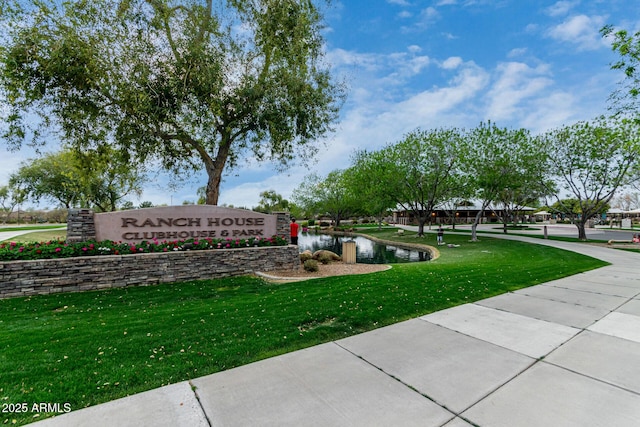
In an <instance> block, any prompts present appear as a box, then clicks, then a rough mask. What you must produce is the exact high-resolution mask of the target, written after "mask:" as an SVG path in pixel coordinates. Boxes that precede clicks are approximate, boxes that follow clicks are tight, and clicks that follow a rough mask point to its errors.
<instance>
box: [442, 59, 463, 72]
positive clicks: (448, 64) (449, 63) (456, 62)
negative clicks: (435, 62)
mask: <svg viewBox="0 0 640 427" xmlns="http://www.w3.org/2000/svg"><path fill="white" fill-rule="evenodd" d="M461 64H462V58H460V57H459V56H452V57H450V58H447V59H445V60H444V61H443V62H442V64H441V65H440V66H441V67H442V68H444V69H445V70H453V69H455V68H458V67H459V66H460V65H461Z"/></svg>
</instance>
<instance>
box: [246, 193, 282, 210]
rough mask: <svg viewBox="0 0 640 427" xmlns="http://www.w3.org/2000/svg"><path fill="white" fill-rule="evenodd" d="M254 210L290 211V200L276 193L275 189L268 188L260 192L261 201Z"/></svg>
mask: <svg viewBox="0 0 640 427" xmlns="http://www.w3.org/2000/svg"><path fill="white" fill-rule="evenodd" d="M253 210H254V211H256V212H262V213H272V212H277V211H288V210H289V201H288V200H287V199H285V198H284V197H282V196H281V195H280V194H278V193H276V192H275V190H267V191H263V192H262V193H260V202H258V206H256V207H255V208H254V209H253Z"/></svg>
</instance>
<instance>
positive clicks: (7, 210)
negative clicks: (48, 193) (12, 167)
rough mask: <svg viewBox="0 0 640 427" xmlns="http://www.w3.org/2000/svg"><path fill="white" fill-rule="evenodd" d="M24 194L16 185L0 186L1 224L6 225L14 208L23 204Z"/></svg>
mask: <svg viewBox="0 0 640 427" xmlns="http://www.w3.org/2000/svg"><path fill="white" fill-rule="evenodd" d="M25 199H26V194H25V192H24V190H22V189H21V188H20V187H18V186H16V185H3V186H0V210H1V211H2V214H3V216H2V223H3V224H6V223H7V221H9V218H10V217H11V214H12V213H13V211H14V209H15V208H16V206H19V205H20V204H21V203H24V201H25Z"/></svg>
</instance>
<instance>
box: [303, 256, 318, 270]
mask: <svg viewBox="0 0 640 427" xmlns="http://www.w3.org/2000/svg"><path fill="white" fill-rule="evenodd" d="M319 269H320V268H319V267H318V261H316V260H315V259H308V260H306V261H305V262H304V270H305V271H308V272H311V273H312V272H314V271H318V270H319Z"/></svg>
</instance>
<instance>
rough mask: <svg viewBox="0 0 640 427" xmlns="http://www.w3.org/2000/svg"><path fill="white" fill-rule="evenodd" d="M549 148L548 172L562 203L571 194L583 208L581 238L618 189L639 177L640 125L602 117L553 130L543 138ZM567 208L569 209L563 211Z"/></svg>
mask: <svg viewBox="0 0 640 427" xmlns="http://www.w3.org/2000/svg"><path fill="white" fill-rule="evenodd" d="M539 143H540V144H541V145H543V146H545V147H546V150H547V152H548V153H549V155H548V157H547V170H549V171H550V173H551V174H552V176H553V177H554V178H555V182H557V184H558V188H557V190H556V192H555V194H556V199H557V201H558V202H562V199H561V197H562V196H563V195H565V194H569V195H570V199H568V200H575V202H572V203H576V202H577V204H578V206H577V207H572V208H571V209H572V210H574V211H578V212H580V217H579V218H578V220H577V221H576V222H575V224H576V227H577V228H578V238H579V239H581V240H586V239H587V235H586V229H585V228H586V224H587V221H588V220H589V219H591V218H593V217H594V216H595V215H597V214H599V213H601V212H602V211H603V209H604V210H606V208H605V205H607V204H608V203H609V202H610V201H611V199H612V198H613V197H614V196H615V194H616V191H618V190H619V189H621V188H623V187H625V186H626V185H630V184H632V183H634V182H637V180H638V177H639V176H640V155H639V153H640V125H639V124H638V122H637V121H635V120H630V119H625V118H605V117H600V118H597V119H595V120H593V121H591V122H586V121H583V122H578V123H575V124H573V125H571V126H563V127H560V128H558V129H554V130H551V131H549V132H547V133H546V134H544V135H542V136H541V137H540V138H539ZM564 210H565V211H566V210H569V208H566V209H564Z"/></svg>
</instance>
